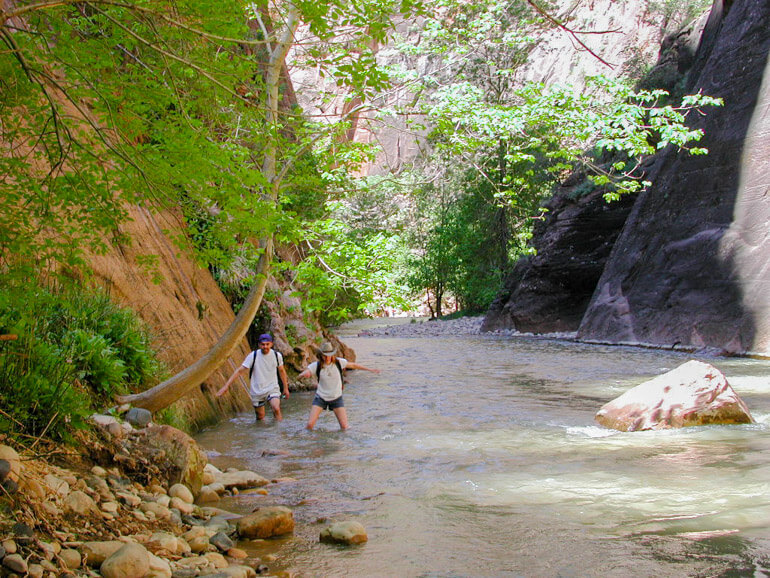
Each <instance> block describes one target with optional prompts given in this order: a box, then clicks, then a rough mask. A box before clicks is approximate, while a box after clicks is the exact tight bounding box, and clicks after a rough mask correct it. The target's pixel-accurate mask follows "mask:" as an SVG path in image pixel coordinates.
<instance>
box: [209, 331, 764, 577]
mask: <svg viewBox="0 0 770 578" xmlns="http://www.w3.org/2000/svg"><path fill="white" fill-rule="evenodd" d="M360 327H361V326H360V325H356V324H353V325H350V326H346V327H344V328H342V329H341V331H340V333H339V334H340V336H341V337H342V338H343V339H344V341H345V342H346V343H347V344H349V345H350V346H351V347H353V348H354V349H355V351H356V353H357V356H358V361H359V362H360V363H363V364H364V365H367V366H369V367H376V368H379V369H381V370H382V372H381V373H380V374H372V373H369V372H362V371H357V372H351V374H350V375H349V378H348V379H349V383H348V385H347V386H346V389H345V402H346V406H347V408H348V416H349V419H350V424H351V429H350V430H349V431H347V432H339V431H338V426H337V422H336V420H335V419H334V416H333V415H332V414H331V412H324V413H323V414H322V416H321V418H320V420H319V423H318V425H317V427H316V430H315V431H313V432H308V431H306V430H305V429H304V424H305V420H306V418H307V414H308V411H309V407H310V402H311V399H312V395H313V394H312V393H311V392H301V393H295V394H293V395H292V396H291V398H290V399H289V400H284V402H283V408H284V416H285V419H284V421H283V422H282V423H278V424H276V423H274V422H273V420H272V419H271V417H272V416H270V415H269V412H268V419H267V420H265V422H263V423H259V424H255V423H254V417H253V414H252V413H251V412H249V413H247V414H242V415H238V416H235V417H234V418H232V419H230V420H229V421H226V422H224V423H221V424H219V425H217V426H216V427H214V428H211V429H209V430H206V431H204V432H201V433H200V435H198V436H197V439H198V441H199V442H200V443H201V445H203V447H204V448H206V449H207V450H209V452H210V460H211V461H212V462H213V463H214V464H215V465H217V466H219V467H227V466H235V467H239V468H246V469H251V470H254V471H256V472H258V473H260V474H262V475H264V476H265V477H268V478H279V477H288V478H294V479H295V480H296V481H286V482H282V483H278V484H272V485H270V486H268V489H269V494H268V495H267V496H260V495H255V494H241V495H239V496H236V497H233V498H227V499H226V500H224V501H223V502H221V504H220V505H221V506H222V507H224V508H226V509H231V510H234V511H236V512H240V513H245V512H248V511H251V510H252V509H254V508H256V507H258V506H262V505H274V504H280V505H286V506H288V507H290V508H291V509H292V510H293V512H294V517H295V521H296V531H295V533H294V535H293V536H290V537H286V538H282V539H278V540H269V541H266V542H262V543H247V544H246V545H242V546H243V547H244V548H245V549H247V550H249V551H250V553H252V554H256V555H262V556H264V555H267V554H274V555H275V556H277V561H275V563H273V564H269V565H270V567H271V569H272V570H276V569H278V570H280V569H289V570H291V571H292V572H294V573H295V575H297V576H324V577H326V576H356V577H358V576H361V577H363V576H366V577H369V576H415V577H418V576H425V577H434V576H435V577H460V576H534V577H538V576H546V577H550V576H554V577H555V576H581V577H582V576H602V577H610V576H618V577H621V576H622V577H627V576H770V436H768V428H769V426H770V362H768V361H758V360H750V359H723V358H704V357H697V356H690V355H685V354H682V353H675V352H666V351H657V350H646V349H635V348H627V347H609V346H598V345H586V344H578V343H573V342H569V341H560V340H555V339H554V340H550V339H542V338H533V337H525V336H521V337H516V336H513V337H511V336H507V337H501V336H492V335H453V336H440V337H421V338H397V337H387V336H385V337H359V336H357V333H358V330H359V329H360ZM693 357H695V358H698V359H701V360H703V361H707V362H709V363H712V364H714V365H716V366H717V367H718V368H719V369H721V370H722V371H723V372H724V373H725V375H726V376H727V378H728V380H729V381H730V383H731V385H732V386H733V387H734V389H735V390H736V391H737V392H738V394H739V395H740V396H741V397H742V398H743V399H744V401H746V403H747V404H748V406H749V408H750V409H751V411H752V414H753V416H754V418H755V419H756V420H757V423H756V424H753V425H746V426H718V427H717V426H709V427H698V428H685V429H679V430H668V431H657V432H636V433H621V432H616V431H611V430H607V429H604V428H601V427H599V426H598V425H596V424H595V422H594V421H593V416H594V414H595V413H596V411H597V410H598V409H599V408H600V407H601V406H602V405H603V404H604V403H605V402H607V401H609V400H610V399H613V398H615V397H617V396H618V395H619V394H621V393H623V392H624V391H626V390H627V389H628V388H630V387H632V386H634V385H637V384H639V383H641V382H642V381H645V380H646V379H649V378H651V377H654V376H656V375H658V374H660V373H662V372H665V371H667V370H670V369H673V368H675V367H677V366H678V365H680V364H682V363H684V362H685V361H687V360H688V359H691V358H693ZM348 519H354V520H357V521H359V522H361V523H362V524H363V525H364V527H365V528H366V529H367V533H368V535H369V542H368V543H366V544H364V545H361V546H358V547H351V548H343V547H337V546H330V545H328V544H321V543H319V541H318V534H319V532H320V530H321V529H322V528H323V527H324V523H325V522H329V521H338V520H348Z"/></svg>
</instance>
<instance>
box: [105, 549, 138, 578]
mask: <svg viewBox="0 0 770 578" xmlns="http://www.w3.org/2000/svg"><path fill="white" fill-rule="evenodd" d="M99 571H100V572H101V574H102V576H104V578H142V577H144V576H147V574H149V572H150V554H149V552H147V550H146V549H145V548H144V546H142V545H141V544H133V543H128V544H125V545H123V546H121V547H120V548H119V549H118V550H117V551H116V552H115V553H114V554H112V555H110V556H109V557H108V558H107V559H106V560H105V561H104V562H103V563H102V565H101V566H100V568H99Z"/></svg>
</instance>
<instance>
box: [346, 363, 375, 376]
mask: <svg viewBox="0 0 770 578" xmlns="http://www.w3.org/2000/svg"><path fill="white" fill-rule="evenodd" d="M345 369H363V370H364V371H371V372H372V373H380V370H379V369H371V368H370V367H364V366H363V365H361V364H360V363H354V362H352V361H348V364H347V365H346V366H345Z"/></svg>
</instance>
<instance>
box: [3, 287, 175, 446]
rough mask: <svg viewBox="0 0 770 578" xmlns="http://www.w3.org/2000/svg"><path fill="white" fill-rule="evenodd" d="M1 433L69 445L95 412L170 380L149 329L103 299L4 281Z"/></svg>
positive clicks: (90, 293) (98, 295) (79, 291)
mask: <svg viewBox="0 0 770 578" xmlns="http://www.w3.org/2000/svg"><path fill="white" fill-rule="evenodd" d="M0 333H7V334H12V335H16V336H17V339H15V340H9V341H0V433H7V434H11V435H14V436H16V437H23V436H33V437H37V436H41V435H46V436H48V437H50V438H52V439H64V440H66V439H69V437H70V435H71V433H72V431H73V430H75V429H79V428H82V427H84V426H85V418H86V417H87V416H88V415H89V414H90V413H91V412H92V407H94V406H95V407H101V406H104V405H108V404H109V403H111V398H112V396H114V395H115V394H118V393H125V392H127V391H134V390H138V389H144V388H145V387H147V386H149V385H153V384H154V383H156V382H157V381H159V380H160V379H161V378H162V377H163V376H164V374H165V373H166V371H165V368H164V366H163V365H162V363H161V362H160V361H158V359H157V357H156V353H155V351H154V350H153V348H152V346H151V336H150V334H149V332H148V330H147V328H146V327H145V326H144V325H143V323H142V322H141V321H140V320H139V319H138V317H137V316H136V315H135V314H134V313H133V312H132V311H130V310H128V309H123V308H121V307H118V306H117V305H115V304H114V303H113V302H112V301H111V300H110V298H109V296H107V295H105V294H104V293H103V292H100V291H95V290H87V289H85V288H83V287H77V286H72V287H62V286H56V287H40V286H30V284H29V283H27V282H24V281H19V278H18V277H16V278H14V277H13V276H12V275H9V276H7V277H5V278H3V280H2V281H0Z"/></svg>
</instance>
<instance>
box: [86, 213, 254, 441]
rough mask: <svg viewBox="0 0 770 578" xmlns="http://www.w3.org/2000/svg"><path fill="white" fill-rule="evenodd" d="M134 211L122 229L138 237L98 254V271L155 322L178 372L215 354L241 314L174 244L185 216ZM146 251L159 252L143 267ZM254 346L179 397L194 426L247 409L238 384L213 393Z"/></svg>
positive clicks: (164, 353) (124, 300)
mask: <svg viewBox="0 0 770 578" xmlns="http://www.w3.org/2000/svg"><path fill="white" fill-rule="evenodd" d="M130 215H131V219H132V220H131V221H128V222H126V223H124V224H123V225H121V232H122V233H125V234H126V235H128V236H129V237H130V238H131V239H132V242H131V243H130V244H128V245H119V246H116V247H113V248H112V249H111V250H110V251H109V252H107V253H106V254H105V255H95V256H92V258H91V259H90V260H89V262H90V265H91V269H92V270H93V272H94V274H95V276H96V279H97V281H98V282H99V283H100V284H101V285H102V286H103V287H104V288H105V289H106V290H107V291H108V292H109V294H110V295H111V296H112V298H113V299H114V300H115V301H116V302H118V303H120V304H122V305H125V306H129V307H131V308H132V309H134V310H135V311H137V313H139V315H140V316H141V317H142V318H143V319H144V320H145V321H146V322H147V323H148V325H149V326H150V327H151V328H152V330H153V332H154V333H155V335H156V336H157V338H156V343H155V345H156V347H157V349H158V350H159V351H160V354H161V358H162V359H163V360H164V361H165V362H166V364H167V365H168V366H169V368H170V370H171V371H172V372H174V373H176V372H177V371H179V370H181V369H184V368H185V367H187V366H188V365H190V364H191V363H193V362H194V361H196V360H197V359H198V358H199V357H200V356H201V355H202V354H203V353H205V352H206V351H208V349H209V348H210V347H211V345H212V344H213V343H215V342H216V340H217V339H218V338H219V337H220V336H221V335H222V333H224V331H225V330H226V329H227V327H228V326H229V324H230V322H231V321H232V320H233V319H234V317H235V316H234V314H233V311H232V308H231V307H230V304H229V303H228V302H227V300H226V299H225V297H224V295H223V294H222V292H221V291H220V290H219V287H218V286H217V284H216V282H215V281H214V279H213V278H212V276H211V275H210V274H209V272H208V271H207V270H206V269H202V268H201V267H199V266H197V265H196V264H195V263H194V261H193V259H192V257H191V255H190V254H189V253H186V252H185V251H183V250H181V249H180V248H179V247H177V246H176V245H174V244H173V242H172V241H171V239H172V238H174V237H175V236H177V235H179V234H180V233H181V232H182V230H183V221H182V219H181V217H180V216H179V215H176V214H174V213H171V212H160V213H156V212H151V211H148V210H146V209H142V208H139V207H131V208H130ZM147 255H155V256H157V263H156V265H155V267H154V268H153V269H151V270H149V271H148V270H147V269H146V268H143V267H142V266H141V264H140V263H141V262H142V259H141V257H142V256H147ZM153 275H154V276H155V277H156V279H155V281H153ZM248 351H249V347H248V344H247V343H246V340H245V339H244V340H243V342H242V343H241V346H240V347H239V348H238V349H237V350H236V351H234V352H233V354H232V356H231V357H230V359H229V360H228V362H227V363H226V364H225V365H224V366H223V367H221V368H220V369H219V370H218V371H217V372H216V373H214V374H213V375H212V376H211V378H210V379H209V381H208V383H206V384H204V385H203V386H201V388H200V389H198V390H194V391H193V392H191V393H190V394H189V395H187V396H185V397H184V398H182V399H181V400H180V401H179V402H177V404H178V406H179V408H180V409H181V410H182V411H183V412H184V413H185V415H187V416H188V418H190V419H191V421H192V424H193V425H195V426H198V425H202V424H203V423H205V422H207V421H211V420H214V419H216V418H217V417H221V416H222V415H225V413H229V412H231V411H232V410H236V409H245V408H246V407H248V398H247V397H246V395H245V392H244V391H243V389H242V388H239V387H234V388H231V389H232V390H234V391H235V392H236V393H234V394H233V395H232V396H229V397H227V398H223V400H216V399H215V398H214V397H213V391H216V389H218V388H219V387H221V386H222V385H224V382H225V380H226V379H227V378H228V377H229V376H230V374H231V373H232V371H233V370H234V369H235V368H236V367H238V365H240V364H241V362H242V361H243V359H244V358H245V356H246V354H247V353H248Z"/></svg>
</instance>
